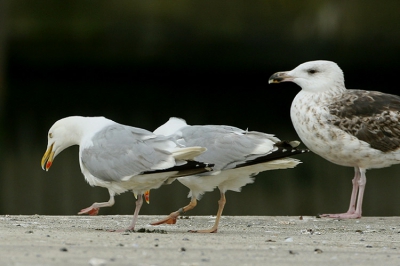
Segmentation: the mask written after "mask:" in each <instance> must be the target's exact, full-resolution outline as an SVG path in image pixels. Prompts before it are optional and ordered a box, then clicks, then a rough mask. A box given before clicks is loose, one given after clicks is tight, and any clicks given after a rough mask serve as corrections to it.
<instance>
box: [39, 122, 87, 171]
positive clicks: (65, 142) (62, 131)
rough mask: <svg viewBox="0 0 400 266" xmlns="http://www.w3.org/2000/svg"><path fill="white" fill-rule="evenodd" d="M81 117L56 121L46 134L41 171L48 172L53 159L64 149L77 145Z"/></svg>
mask: <svg viewBox="0 0 400 266" xmlns="http://www.w3.org/2000/svg"><path fill="white" fill-rule="evenodd" d="M82 123H84V121H83V117H78V116H71V117H66V118H63V119H60V120H58V121H57V122H55V123H54V124H53V126H52V127H51V128H50V129H49V132H48V134H47V149H46V152H45V153H44V155H43V157H42V161H41V166H42V169H43V170H46V171H48V170H49V168H50V167H51V165H52V163H53V160H54V158H55V157H56V156H57V155H58V154H59V153H60V152H62V151H63V150H64V149H66V148H68V147H70V146H72V145H77V144H79V139H80V135H81V130H80V126H79V125H80V124H82Z"/></svg>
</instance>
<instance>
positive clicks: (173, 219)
mask: <svg viewBox="0 0 400 266" xmlns="http://www.w3.org/2000/svg"><path fill="white" fill-rule="evenodd" d="M160 224H176V217H175V216H171V215H169V216H167V217H166V218H164V219H161V220H159V221H157V222H153V223H151V225H160Z"/></svg>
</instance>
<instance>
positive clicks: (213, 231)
mask: <svg viewBox="0 0 400 266" xmlns="http://www.w3.org/2000/svg"><path fill="white" fill-rule="evenodd" d="M217 231H218V228H215V229H213V228H211V229H207V230H189V231H188V232H189V233H209V234H213V233H217Z"/></svg>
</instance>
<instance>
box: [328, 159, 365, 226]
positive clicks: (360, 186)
mask: <svg viewBox="0 0 400 266" xmlns="http://www.w3.org/2000/svg"><path fill="white" fill-rule="evenodd" d="M354 170H355V176H354V179H353V180H352V183H353V191H352V192H351V198H350V206H349V210H348V211H347V212H346V213H338V214H323V215H321V217H328V218H340V219H357V218H361V213H362V201H363V197H364V190H365V184H366V183H367V178H366V176H365V172H366V170H365V169H363V168H358V167H355V168H354ZM357 192H358V199H357V205H356V198H357Z"/></svg>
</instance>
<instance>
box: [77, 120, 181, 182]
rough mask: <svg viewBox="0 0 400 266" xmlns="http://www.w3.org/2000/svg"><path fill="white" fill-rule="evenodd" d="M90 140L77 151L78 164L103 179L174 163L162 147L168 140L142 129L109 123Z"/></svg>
mask: <svg viewBox="0 0 400 266" xmlns="http://www.w3.org/2000/svg"><path fill="white" fill-rule="evenodd" d="M92 142H93V145H91V146H90V147H86V148H83V149H82V151H81V160H82V164H83V165H84V166H85V167H86V168H87V169H88V170H89V172H90V173H91V174H92V175H93V176H95V177H97V178H100V179H102V180H104V181H121V180H122V179H123V178H127V177H130V176H134V175H138V174H141V173H143V172H146V171H151V170H159V169H166V168H169V167H172V166H174V165H175V160H174V159H173V157H172V156H171V153H170V152H168V151H166V150H165V149H162V148H163V147H166V146H168V145H170V144H171V142H170V141H169V140H167V139H166V138H160V137H157V136H156V135H154V134H153V133H151V132H149V131H146V130H143V129H137V128H134V127H128V126H123V125H119V124H117V125H112V126H109V127H106V128H105V129H103V130H101V131H100V132H98V133H96V134H95V135H94V136H93V138H92ZM160 147H161V148H160Z"/></svg>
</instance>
